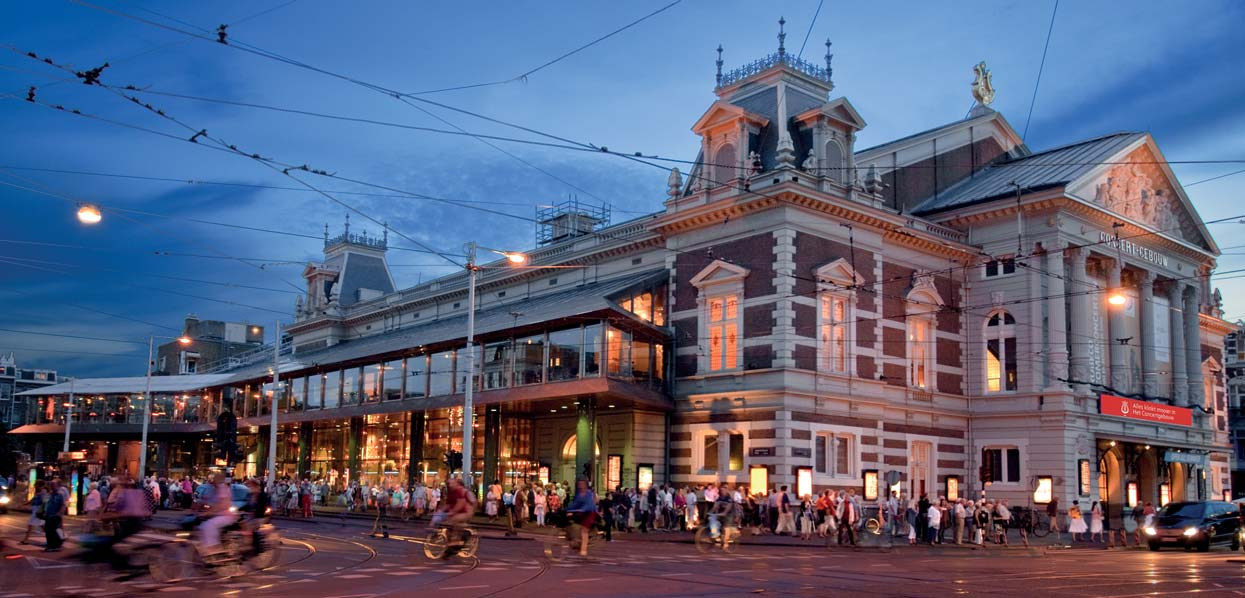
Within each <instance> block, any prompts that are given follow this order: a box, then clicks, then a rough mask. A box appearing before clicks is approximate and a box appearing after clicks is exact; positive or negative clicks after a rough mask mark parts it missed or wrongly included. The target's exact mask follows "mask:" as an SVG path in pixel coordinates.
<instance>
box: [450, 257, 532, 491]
mask: <svg viewBox="0 0 1245 598" xmlns="http://www.w3.org/2000/svg"><path fill="white" fill-rule="evenodd" d="M477 249H483V250H485V251H491V252H493V253H496V254H498V255H501V256H504V257H505V258H506V260H507V261H509V262H510V264H512V265H516V266H517V265H521V264H524V263H526V262H527V256H526V255H524V254H522V253H518V252H514V251H502V250H500V249H490V248H488V247H481V246H479V245H477V244H476V243H475V241H472V242H470V243H467V264H466V266H465V267H466V268H467V388H466V390H465V391H464V392H463V485H464V486H467V487H468V488H471V489H472V491H473V492H474V489H475V486H474V485H473V483H472V480H471V465H472V461H474V459H473V458H472V454H473V453H472V447H471V436H472V431H473V430H472V427H473V426H474V425H475V417H474V405H473V404H472V401H473V399H474V394H473V391H474V390H475V386H476V384H475V378H474V375H475V371H476V369H475V362H476V353H475V346H474V345H475V335H476V273H477V272H479V271H480V266H478V265H476V250H477Z"/></svg>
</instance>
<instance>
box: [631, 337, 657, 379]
mask: <svg viewBox="0 0 1245 598" xmlns="http://www.w3.org/2000/svg"><path fill="white" fill-rule="evenodd" d="M652 359H653V345H652V343H646V342H642V341H635V342H633V343H631V378H632V379H633V380H635V381H636V382H637V383H640V384H649V383H650V382H652V379H653V374H652V365H653V363H652Z"/></svg>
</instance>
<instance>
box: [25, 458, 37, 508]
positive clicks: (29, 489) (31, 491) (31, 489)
mask: <svg viewBox="0 0 1245 598" xmlns="http://www.w3.org/2000/svg"><path fill="white" fill-rule="evenodd" d="M38 477H39V472H38V471H37V470H35V468H33V467H31V468H30V483H29V484H28V485H27V486H26V502H30V501H32V500H34V498H35V482H36V481H38Z"/></svg>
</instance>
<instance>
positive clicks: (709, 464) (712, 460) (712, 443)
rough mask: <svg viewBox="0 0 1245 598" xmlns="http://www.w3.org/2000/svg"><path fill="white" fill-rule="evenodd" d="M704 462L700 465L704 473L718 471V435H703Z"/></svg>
mask: <svg viewBox="0 0 1245 598" xmlns="http://www.w3.org/2000/svg"><path fill="white" fill-rule="evenodd" d="M702 456H703V457H704V460H703V461H702V463H701V469H702V470H704V471H710V472H716V471H717V470H718V435H717V433H710V434H706V435H705V447H704V453H702Z"/></svg>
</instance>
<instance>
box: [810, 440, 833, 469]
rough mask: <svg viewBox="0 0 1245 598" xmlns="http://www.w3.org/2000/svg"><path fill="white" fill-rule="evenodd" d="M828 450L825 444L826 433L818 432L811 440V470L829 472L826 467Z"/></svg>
mask: <svg viewBox="0 0 1245 598" xmlns="http://www.w3.org/2000/svg"><path fill="white" fill-rule="evenodd" d="M829 450H830V449H829V447H827V446H826V435H825V434H818V435H817V438H816V439H815V440H814V442H813V470H814V471H816V472H817V473H830V472H829V470H828V469H827V462H828V458H827V457H828V455H829Z"/></svg>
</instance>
